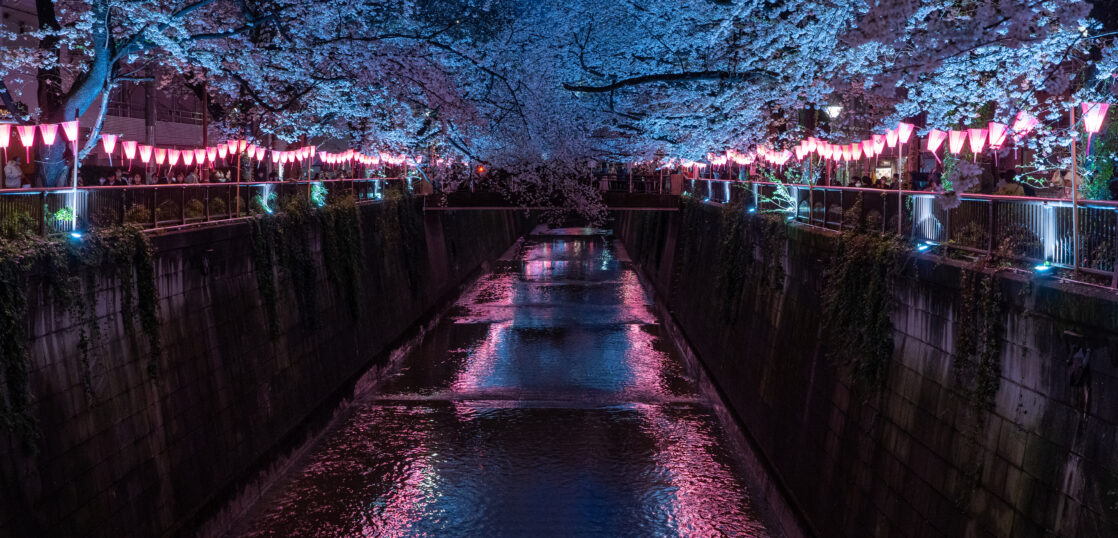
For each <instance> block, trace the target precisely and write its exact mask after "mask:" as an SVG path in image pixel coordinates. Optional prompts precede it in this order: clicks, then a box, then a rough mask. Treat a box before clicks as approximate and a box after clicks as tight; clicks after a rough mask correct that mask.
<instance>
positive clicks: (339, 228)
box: [319, 196, 365, 319]
mask: <svg viewBox="0 0 1118 538" xmlns="http://www.w3.org/2000/svg"><path fill="white" fill-rule="evenodd" d="M319 217H320V219H321V221H322V234H323V235H322V254H323V258H324V259H325V262H326V276H327V278H329V279H330V283H331V284H333V285H334V286H335V287H336V288H340V290H341V292H342V294H343V295H344V297H345V301H346V305H347V306H348V307H349V312H350V315H352V316H353V319H357V318H359V317H360V316H361V297H362V294H363V291H364V286H363V283H362V281H361V275H362V274H364V271H365V252H364V250H363V245H364V242H363V241H362V238H361V217H360V215H359V214H358V212H357V202H356V201H355V200H354V199H353V197H351V196H346V197H343V198H340V199H338V200H336V201H334V203H331V204H330V205H328V206H326V208H325V210H324V211H320V212H319Z"/></svg>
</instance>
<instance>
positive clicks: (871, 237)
mask: <svg viewBox="0 0 1118 538" xmlns="http://www.w3.org/2000/svg"><path fill="white" fill-rule="evenodd" d="M847 221H848V222H849V223H851V224H853V226H852V230H851V231H850V232H848V233H846V234H843V235H841V236H840V237H839V240H838V248H837V250H836V251H835V254H834V255H833V256H832V258H831V260H830V262H829V265H828V267H827V280H826V285H825V286H824V288H823V329H824V334H825V336H826V341H827V349H828V355H829V356H830V357H831V358H832V359H835V360H837V361H838V362H839V363H840V364H843V365H845V366H847V367H849V369H850V374H851V376H852V378H853V380H854V381H855V382H858V383H860V384H862V385H863V386H865V387H867V388H870V389H871V390H876V389H877V388H880V386H881V385H882V384H883V383H884V382H885V378H886V374H887V373H888V367H889V362H890V361H891V360H892V357H893V333H894V328H893V321H892V319H891V318H890V314H891V313H892V311H893V307H894V303H895V299H894V298H893V282H894V279H895V278H896V277H897V275H898V274H899V273H900V270H901V267H902V266H903V258H902V248H901V245H900V243H899V242H898V241H897V240H896V239H894V238H892V237H885V236H882V235H880V234H878V233H875V232H872V231H869V230H868V229H867V227H866V226H865V222H864V219H863V217H862V215H861V199H859V200H858V201H857V202H856V203H855V205H854V206H853V207H852V208H851V210H850V211H848V213H847Z"/></svg>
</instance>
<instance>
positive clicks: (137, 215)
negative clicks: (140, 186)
mask: <svg viewBox="0 0 1118 538" xmlns="http://www.w3.org/2000/svg"><path fill="white" fill-rule="evenodd" d="M124 221H125V222H128V223H132V224H141V225H143V224H149V223H151V210H150V209H148V207H147V206H146V205H144V204H132V205H130V206H128V210H126V211H125V212H124Z"/></svg>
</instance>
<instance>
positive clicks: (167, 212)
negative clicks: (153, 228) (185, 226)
mask: <svg viewBox="0 0 1118 538" xmlns="http://www.w3.org/2000/svg"><path fill="white" fill-rule="evenodd" d="M155 215H156V217H158V218H159V220H161V221H164V220H178V219H180V218H182V208H181V207H179V203H178V202H176V201H174V200H164V201H162V202H160V203H159V206H158V207H156V208H155Z"/></svg>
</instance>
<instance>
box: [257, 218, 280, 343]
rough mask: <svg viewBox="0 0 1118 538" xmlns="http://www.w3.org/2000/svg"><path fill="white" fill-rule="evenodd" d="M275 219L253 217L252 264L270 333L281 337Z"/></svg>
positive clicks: (274, 336) (273, 336)
mask: <svg viewBox="0 0 1118 538" xmlns="http://www.w3.org/2000/svg"><path fill="white" fill-rule="evenodd" d="M274 245H275V219H274V218H268V217H265V218H257V219H252V266H253V273H254V274H255V275H256V289H257V290H258V291H259V292H260V298H261V301H262V302H263V303H264V313H265V314H266V315H267V317H268V334H269V335H270V336H271V337H272V339H273V340H274V339H276V338H278V337H279V312H278V310H277V308H276V267H275V246H274Z"/></svg>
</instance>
